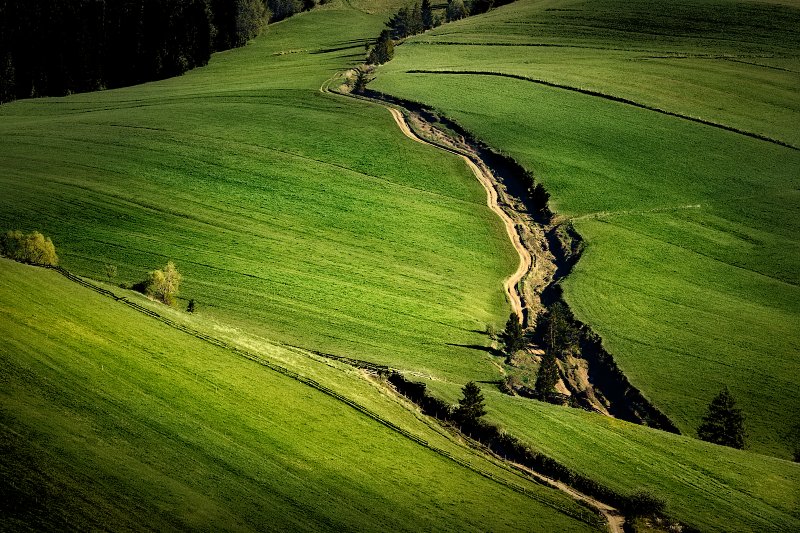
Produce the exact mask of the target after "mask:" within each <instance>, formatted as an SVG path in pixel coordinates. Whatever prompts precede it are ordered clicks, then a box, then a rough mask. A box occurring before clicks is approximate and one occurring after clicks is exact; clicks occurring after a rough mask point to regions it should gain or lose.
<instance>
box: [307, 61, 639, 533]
mask: <svg viewBox="0 0 800 533" xmlns="http://www.w3.org/2000/svg"><path fill="white" fill-rule="evenodd" d="M339 76H340V74H339V73H337V74H334V75H333V76H331V77H330V78H329V79H327V80H325V81H324V82H323V83H322V85H321V86H320V89H319V90H320V92H323V93H330V94H334V95H340V96H345V97H349V98H356V99H362V100H365V101H369V102H373V103H376V104H378V105H381V106H383V107H385V108H386V109H387V110H388V111H389V113H391V115H392V118H394V121H395V123H396V124H397V127H398V128H399V129H400V131H401V132H402V133H403V134H404V135H405V136H406V137H408V138H409V139H411V140H413V141H415V142H418V143H421V144H426V145H430V146H432V147H434V148H437V149H439V150H442V151H445V152H448V153H451V154H454V155H457V156H459V157H461V158H463V159H464V160H465V162H466V163H467V165H468V166H469V168H470V169H471V170H472V172H473V174H474V175H475V177H476V178H477V179H478V182H479V183H480V184H481V185H482V186H483V188H484V189H485V190H486V205H487V206H488V207H489V208H490V209H491V210H492V212H494V213H495V214H497V216H498V217H500V220H501V221H502V222H503V225H504V227H505V228H506V232H507V234H508V237H509V239H510V240H511V243H512V245H513V246H514V249H515V250H516V252H517V254H518V255H519V266H518V267H517V270H516V271H515V272H514V273H513V274H512V275H511V276H509V277H508V278H507V279H506V280H505V282H504V288H505V291H506V294H507V295H508V299H509V303H510V304H511V307H512V309H513V310H514V312H515V313H516V314H517V316H518V317H519V320H520V322H522V321H523V317H524V311H525V304H524V300H523V297H522V291H520V290H519V289H518V284H519V283H520V282H521V281H522V279H523V278H524V277H525V276H526V275H527V274H528V273H530V272H531V270H532V267H533V266H534V262H533V255H532V254H531V252H530V251H529V250H528V248H527V247H526V246H525V245H524V244H523V242H522V235H521V233H520V231H519V228H518V225H517V223H515V222H514V220H513V219H512V218H511V217H510V216H509V215H508V214H507V213H506V212H505V211H504V210H503V208H502V207H501V206H500V204H499V201H498V198H499V194H498V191H497V189H496V188H495V179H494V177H493V175H492V172H491V170H490V169H489V168H488V167H487V166H486V164H485V163H484V162H483V160H482V159H481V158H480V157H479V156H477V154H474V153H472V152H467V151H462V150H459V149H457V148H455V147H452V146H448V145H445V144H442V143H439V142H432V141H429V140H427V139H424V138H422V137H420V136H419V135H417V134H416V133H415V132H414V131H413V129H412V128H411V126H410V125H409V123H408V122H407V120H406V117H405V115H404V114H403V113H402V112H401V111H400V110H399V109H398V108H397V107H394V106H392V105H389V104H387V103H386V102H383V101H381V100H378V99H373V98H368V97H365V96H360V95H353V94H350V93H344V92H340V91H334V90H332V89H331V88H330V86H331V84H332V83H333V81H334V80H335V79H336V78H337V77H339ZM550 274H552V273H550ZM315 353H317V354H318V355H322V356H323V357H325V356H329V354H322V353H318V352H315ZM330 357H332V358H334V359H338V360H343V358H341V357H338V356H333V355H330ZM348 361H349V362H350V364H353V361H352V360H348ZM358 363H361V362H356V363H355V364H356V365H358ZM364 363H366V362H364ZM489 453H490V452H489ZM496 457H497V456H496ZM498 459H499V460H501V461H503V462H506V463H508V464H510V465H511V466H512V467H513V468H515V469H516V470H519V471H522V472H525V473H526V474H528V475H530V476H533V477H534V478H536V479H537V480H538V481H540V482H541V483H543V484H545V485H547V486H549V487H551V488H554V489H556V490H559V491H561V492H563V493H565V494H567V495H568V496H569V497H570V498H572V499H574V500H575V501H578V502H580V503H583V504H585V505H588V506H589V507H591V508H592V509H594V510H595V511H597V512H598V513H600V514H601V515H602V516H603V518H604V519H605V521H606V523H607V525H608V529H609V531H611V532H612V533H622V532H623V525H624V524H625V517H624V515H623V514H622V513H621V512H620V511H619V510H618V509H616V508H615V507H613V506H611V505H608V504H606V503H604V502H602V501H600V500H598V499H596V498H593V497H592V496H589V495H587V494H584V493H582V492H580V491H578V490H576V489H574V488H573V487H570V486H569V485H567V484H566V483H563V482H561V481H558V480H555V479H553V478H550V477H548V476H546V475H544V474H541V473H539V472H536V471H535V470H533V469H531V468H529V467H526V466H523V465H519V464H516V463H512V462H509V461H506V460H505V459H502V458H500V457H498Z"/></svg>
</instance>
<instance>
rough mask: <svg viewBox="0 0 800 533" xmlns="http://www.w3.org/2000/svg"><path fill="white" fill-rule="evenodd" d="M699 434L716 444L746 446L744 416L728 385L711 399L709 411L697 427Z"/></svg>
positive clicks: (738, 447)
mask: <svg viewBox="0 0 800 533" xmlns="http://www.w3.org/2000/svg"><path fill="white" fill-rule="evenodd" d="M697 436H698V437H700V439H701V440H704V441H708V442H713V443H714V444H721V445H722V446H730V447H731V448H737V449H739V450H741V449H742V448H744V438H745V431H744V416H743V415H742V411H741V409H739V408H738V407H736V400H734V399H733V396H732V395H731V391H730V390H728V386H727V385H726V386H725V387H723V388H722V390H721V391H720V393H719V394H717V395H716V396H715V397H714V399H713V400H711V403H710V404H709V406H708V413H707V414H706V416H704V417H703V421H702V422H701V424H700V427H699V428H697Z"/></svg>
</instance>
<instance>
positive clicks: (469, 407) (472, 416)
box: [455, 381, 486, 426]
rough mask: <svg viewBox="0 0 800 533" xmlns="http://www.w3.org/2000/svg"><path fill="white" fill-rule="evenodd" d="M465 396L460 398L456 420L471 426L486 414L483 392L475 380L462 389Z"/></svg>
mask: <svg viewBox="0 0 800 533" xmlns="http://www.w3.org/2000/svg"><path fill="white" fill-rule="evenodd" d="M461 392H462V393H463V395H464V396H463V398H461V399H460V400H458V407H456V410H455V417H456V420H458V421H459V422H461V423H462V424H464V425H467V426H470V425H473V424H475V422H477V421H478V419H479V418H480V417H482V416H483V415H485V414H486V408H485V407H484V403H483V394H481V389H480V387H478V386H477V385H476V384H475V382H474V381H470V382H469V383H467V384H466V385H464V387H463V388H462V389H461Z"/></svg>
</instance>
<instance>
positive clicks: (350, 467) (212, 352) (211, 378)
mask: <svg viewBox="0 0 800 533" xmlns="http://www.w3.org/2000/svg"><path fill="white" fill-rule="evenodd" d="M0 309H2V314H3V317H4V320H3V321H2V322H0V368H2V380H3V387H2V392H0V442H2V449H3V454H2V459H0V472H2V476H0V477H1V478H2V480H3V481H2V484H1V485H2V489H0V490H2V494H3V498H2V499H1V501H0V509H2V514H3V521H4V529H5V528H6V527H9V528H12V529H14V528H16V527H22V525H23V524H25V525H27V526H30V527H34V528H36V529H40V528H41V529H80V530H87V529H96V528H101V529H110V530H120V529H137V530H138V529H150V530H165V529H169V530H175V529H189V528H202V529H214V530H264V529H269V530H291V531H297V530H335V531H341V530H343V529H346V530H348V531H352V530H364V531H374V530H375V529H385V530H392V531H395V530H397V531H420V530H429V529H434V530H448V531H449V530H452V531H464V530H483V531H485V530H487V529H489V530H497V531H500V530H508V531H519V530H521V529H529V528H531V527H534V528H535V529H537V530H540V531H553V530H559V531H562V530H563V531H588V530H592V529H593V528H595V527H596V525H595V524H597V518H596V517H595V516H594V515H593V514H592V513H590V512H588V511H586V510H585V509H582V508H581V507H579V506H577V505H576V504H574V503H573V502H572V501H571V500H569V499H568V498H567V497H566V496H563V495H561V494H560V493H558V492H556V491H554V490H552V489H546V488H544V487H541V486H539V485H537V484H535V483H531V482H526V481H525V480H523V479H521V478H519V477H518V476H515V475H513V474H511V473H509V472H507V471H505V470H502V469H499V468H498V467H496V466H494V465H493V464H492V463H490V462H488V461H486V460H484V459H481V457H480V456H478V455H473V454H472V453H471V452H469V451H468V450H466V449H463V448H460V447H459V446H457V445H455V444H453V443H452V442H450V440H449V439H448V438H447V437H446V436H444V435H442V434H440V433H439V432H437V431H434V430H433V429H431V428H430V427H429V426H427V425H426V424H424V423H422V422H421V421H420V420H417V419H416V418H415V417H414V416H413V415H412V414H411V413H410V412H409V411H408V410H406V409H405V408H403V407H402V406H400V405H398V404H397V402H395V401H393V400H392V399H391V398H389V397H387V396H385V395H383V394H381V393H380V389H379V388H378V387H376V386H372V385H369V383H368V382H367V381H366V380H364V378H363V377H362V376H359V375H357V374H355V373H352V372H351V373H350V374H349V375H347V374H346V373H345V372H342V371H341V370H336V369H333V368H331V367H330V366H328V365H324V364H320V363H315V362H313V361H311V360H309V359H308V358H304V359H303V360H301V361H300V362H299V364H298V365H297V367H299V368H298V369H299V371H300V372H302V373H304V374H306V373H307V374H306V375H310V376H313V377H315V378H318V379H319V380H323V379H324V380H325V382H326V383H327V384H328V385H329V386H332V387H334V388H335V389H337V390H340V391H342V393H343V394H344V395H346V396H348V397H350V398H354V399H357V401H359V402H360V403H362V405H366V406H367V407H368V408H370V409H373V410H377V411H379V412H380V413H381V414H382V415H383V416H385V417H386V418H388V419H389V420H392V421H393V422H395V423H396V424H398V425H400V426H401V427H404V428H406V429H408V430H409V431H411V432H412V433H414V434H416V435H418V436H420V437H422V438H424V439H426V440H427V441H428V442H429V443H431V444H433V445H436V446H439V447H441V448H444V449H447V450H448V451H450V452H451V453H453V454H454V455H456V456H460V457H461V458H462V459H466V460H468V461H470V462H471V463H472V464H473V466H475V467H477V468H479V469H481V470H484V471H487V472H490V473H492V474H493V475H496V476H498V477H499V478H505V479H512V480H513V481H514V483H516V484H517V485H518V486H524V487H525V488H526V489H527V490H528V491H530V494H531V496H532V497H526V496H523V495H521V494H519V493H517V492H514V491H512V490H509V489H508V488H506V487H505V486H503V485H501V484H499V483H497V482H494V481H491V480H489V479H486V478H485V477H481V476H480V475H478V474H477V473H475V472H473V471H470V470H468V469H466V468H464V467H462V466H459V465H457V464H456V463H454V462H452V461H451V460H449V459H447V458H445V457H443V456H441V455H437V454H436V453H433V452H432V451H430V450H428V449H426V448H424V447H422V446H420V445H418V444H416V443H414V442H412V441H411V440H408V439H407V438H406V437H403V436H402V435H400V434H398V433H396V432H394V431H393V430H391V429H389V428H387V427H385V426H383V425H381V424H380V423H378V422H376V421H375V420H372V419H370V418H367V417H366V416H364V415H363V414H361V413H359V412H358V411H356V410H355V409H353V408H351V407H349V406H347V405H345V404H344V403H342V402H340V401H338V400H336V399H334V398H332V397H330V396H327V395H325V394H323V393H321V392H318V391H316V390H314V389H312V388H310V387H308V386H307V385H304V384H302V383H300V382H298V381H294V380H292V379H291V378H288V377H286V376H283V375H281V374H278V373H276V372H274V371H272V370H269V369H267V368H265V367H263V366H259V365H258V364H256V363H253V362H250V361H247V360H246V359H243V358H241V357H239V356H237V355H235V354H234V353H233V352H230V351H227V350H223V349H221V348H217V347H214V346H212V345H209V344H207V343H205V342H203V341H200V340H198V339H195V338H194V337H192V336H190V335H187V334H185V333H182V332H179V331H177V330H174V329H172V328H170V327H168V326H165V325H163V324H161V323H159V322H157V321H155V320H153V319H151V318H148V317H146V316H144V315H141V314H139V313H137V312H135V311H133V310H131V309H129V308H127V307H126V306H124V305H123V304H121V303H117V302H115V301H113V300H111V299H110V298H106V297H103V296H100V295H98V294H95V293H93V292H90V291H89V290H87V289H84V288H82V287H80V286H78V285H77V284H74V283H72V282H70V281H68V280H66V279H65V278H63V277H61V276H60V275H59V274H57V273H55V272H52V271H45V270H43V269H36V268H33V267H28V266H23V265H19V264H17V263H12V262H11V261H8V260H5V259H0ZM272 351H273V352H276V353H279V354H280V352H284V353H283V355H282V357H283V359H284V360H290V359H292V356H291V355H290V354H286V353H285V350H281V349H279V348H273V349H272Z"/></svg>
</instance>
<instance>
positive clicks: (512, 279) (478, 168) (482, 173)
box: [386, 107, 532, 322]
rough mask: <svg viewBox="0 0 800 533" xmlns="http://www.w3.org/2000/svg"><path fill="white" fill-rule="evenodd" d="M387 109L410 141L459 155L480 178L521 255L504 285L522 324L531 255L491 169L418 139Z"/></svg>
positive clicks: (396, 113) (489, 203)
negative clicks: (522, 287) (522, 285)
mask: <svg viewBox="0 0 800 533" xmlns="http://www.w3.org/2000/svg"><path fill="white" fill-rule="evenodd" d="M386 109H388V110H389V112H390V113H391V114H392V117H394V121H395V122H396V123H397V126H398V127H399V128H400V131H402V132H403V133H404V134H405V136H406V137H408V138H409V139H413V140H415V141H417V142H418V143H422V144H428V145H431V146H434V147H436V148H439V149H440V150H446V151H448V152H451V153H453V154H456V155H458V156H459V157H462V158H463V159H464V161H466V162H467V165H469V168H470V169H471V170H472V173H473V174H475V177H476V178H478V181H479V182H480V184H481V185H483V188H484V189H486V205H487V206H489V209H491V210H492V211H494V213H496V214H497V216H499V217H500V220H502V221H503V225H504V226H505V228H506V233H508V238H509V239H511V243H512V244H513V245H514V249H515V250H516V251H517V254H518V255H519V266H517V270H516V272H514V273H513V274H511V275H510V276H509V277H508V278H506V280H505V282H504V284H503V285H504V287H505V290H506V294H507V295H508V301H509V303H511V309H512V310H513V311H514V313H516V314H517V316H518V317H519V320H520V322H522V300H521V298H520V296H519V292H518V291H517V283H519V281H520V280H521V279H522V277H523V276H524V275H525V274H527V272H528V271H529V270H530V269H531V262H532V260H531V254H530V253H529V252H528V250H527V249H526V248H525V246H523V245H522V241H521V240H520V237H519V233H517V228H516V226H515V224H514V221H513V220H511V217H509V216H508V215H507V214H506V212H505V211H503V210H502V209H501V208H500V206H499V205H498V203H497V191H496V190H495V188H494V184H493V181H492V177H491V173H490V171H489V169H487V168H486V167H484V166H483V165H482V164H476V163H475V161H473V160H472V159H471V158H469V157H467V156H466V155H464V154H462V153H459V152H456V151H455V150H448V149H446V148H443V147H441V146H437V145H435V144H432V143H429V142H428V141H426V140H424V139H421V138H420V137H417V135H416V134H415V133H414V132H413V131H412V130H411V128H410V127H409V125H408V123H407V122H406V119H405V117H404V116H403V114H402V113H401V112H400V111H398V110H397V109H394V108H392V107H387V108H386Z"/></svg>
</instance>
